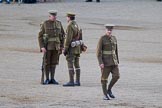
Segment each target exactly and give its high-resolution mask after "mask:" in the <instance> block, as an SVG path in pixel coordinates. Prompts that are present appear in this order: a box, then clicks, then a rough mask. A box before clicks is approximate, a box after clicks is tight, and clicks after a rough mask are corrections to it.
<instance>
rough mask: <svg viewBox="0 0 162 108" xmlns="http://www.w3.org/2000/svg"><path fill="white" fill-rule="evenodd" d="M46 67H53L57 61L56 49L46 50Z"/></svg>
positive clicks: (57, 53)
mask: <svg viewBox="0 0 162 108" xmlns="http://www.w3.org/2000/svg"><path fill="white" fill-rule="evenodd" d="M46 54H47V55H46V63H47V68H52V67H55V66H56V65H57V64H58V63H59V52H58V51H57V50H47V53H46Z"/></svg>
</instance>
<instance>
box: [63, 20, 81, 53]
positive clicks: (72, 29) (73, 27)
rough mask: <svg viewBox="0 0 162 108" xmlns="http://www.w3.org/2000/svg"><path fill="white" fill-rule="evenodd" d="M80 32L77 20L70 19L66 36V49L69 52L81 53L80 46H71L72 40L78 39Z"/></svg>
mask: <svg viewBox="0 0 162 108" xmlns="http://www.w3.org/2000/svg"><path fill="white" fill-rule="evenodd" d="M78 32H79V27H78V25H77V23H76V22H75V21H70V22H69V24H68V26H67V29H66V33H67V34H66V38H65V44H64V47H65V50H66V51H68V53H69V54H80V53H81V48H80V46H76V47H73V48H72V47H71V46H70V45H71V42H72V41H75V40H77V39H76V38H77V36H78Z"/></svg>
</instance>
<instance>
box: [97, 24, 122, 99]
mask: <svg viewBox="0 0 162 108" xmlns="http://www.w3.org/2000/svg"><path fill="white" fill-rule="evenodd" d="M105 27H106V34H105V35H103V36H101V38H100V39H99V42H98V46H97V58H98V62H99V66H100V68H101V84H102V90H103V94H104V98H103V99H104V100H109V99H110V98H109V97H111V98H115V96H114V95H113V93H112V87H113V86H114V84H115V83H116V82H117V81H118V79H119V77H120V75H119V68H118V64H119V59H118V48H117V39H116V37H115V36H113V35H112V30H113V27H114V25H113V24H106V25H105ZM110 73H111V74H112V79H111V81H110V83H109V85H108V87H107V81H108V77H109V74H110Z"/></svg>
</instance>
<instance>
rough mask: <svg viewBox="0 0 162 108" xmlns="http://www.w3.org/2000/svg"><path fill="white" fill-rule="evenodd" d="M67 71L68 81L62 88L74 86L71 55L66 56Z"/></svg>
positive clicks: (72, 58)
mask: <svg viewBox="0 0 162 108" xmlns="http://www.w3.org/2000/svg"><path fill="white" fill-rule="evenodd" d="M66 60H67V65H68V70H69V79H70V81H69V82H68V83H66V84H63V86H74V67H73V64H74V57H73V56H71V55H67V56H66Z"/></svg>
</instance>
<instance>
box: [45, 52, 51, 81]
mask: <svg viewBox="0 0 162 108" xmlns="http://www.w3.org/2000/svg"><path fill="white" fill-rule="evenodd" d="M50 57H51V51H49V50H48V51H47V52H46V57H45V58H46V64H47V65H46V80H45V82H44V84H49V72H50Z"/></svg>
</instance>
